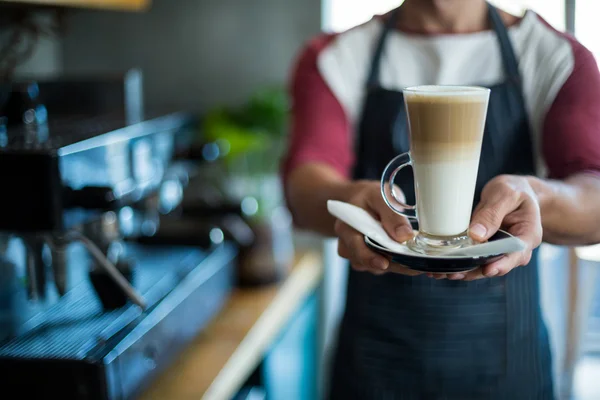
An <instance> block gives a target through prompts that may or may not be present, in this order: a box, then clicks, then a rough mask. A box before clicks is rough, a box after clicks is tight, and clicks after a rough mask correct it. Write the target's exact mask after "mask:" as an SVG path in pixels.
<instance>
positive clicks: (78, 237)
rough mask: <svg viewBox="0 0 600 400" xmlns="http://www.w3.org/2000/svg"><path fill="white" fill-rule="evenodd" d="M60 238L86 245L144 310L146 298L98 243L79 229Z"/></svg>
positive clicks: (101, 264) (117, 282)
mask: <svg viewBox="0 0 600 400" xmlns="http://www.w3.org/2000/svg"><path fill="white" fill-rule="evenodd" d="M60 240H64V241H66V242H72V241H78V242H80V243H81V244H83V245H84V246H85V248H86V249H87V251H88V252H89V253H90V255H91V256H92V257H93V258H94V259H95V260H96V261H97V262H98V264H99V265H100V266H101V267H102V268H103V269H104V270H105V271H106V273H108V275H109V276H110V277H111V278H112V279H113V280H114V281H115V283H116V284H117V285H119V287H120V288H121V289H122V290H123V291H124V292H125V294H126V295H127V297H128V298H129V299H130V300H131V301H132V302H133V303H134V304H136V305H138V306H139V307H140V308H141V309H142V310H145V309H146V307H147V304H146V301H145V300H144V298H143V297H142V296H141V295H140V294H139V293H138V292H137V290H135V288H134V287H133V286H131V285H130V284H129V282H128V281H127V279H126V278H125V277H124V276H123V274H121V272H120V271H119V270H118V269H117V267H115V265H114V264H113V263H111V262H110V261H109V260H108V258H106V256H105V255H104V253H103V252H102V251H101V250H100V249H99V248H98V246H96V244H95V243H94V242H93V241H92V240H90V239H89V238H88V237H86V236H85V235H83V234H82V233H80V232H78V231H69V232H68V233H66V234H65V236H63V237H62V238H61V239H60ZM48 242H49V243H53V240H52V238H49V240H48Z"/></svg>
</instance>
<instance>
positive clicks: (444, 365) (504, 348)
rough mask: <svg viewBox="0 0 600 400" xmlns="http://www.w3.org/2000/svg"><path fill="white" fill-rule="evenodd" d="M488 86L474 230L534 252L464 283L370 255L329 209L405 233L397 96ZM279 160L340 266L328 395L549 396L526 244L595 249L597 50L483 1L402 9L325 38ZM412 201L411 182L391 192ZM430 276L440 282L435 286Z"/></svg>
mask: <svg viewBox="0 0 600 400" xmlns="http://www.w3.org/2000/svg"><path fill="white" fill-rule="evenodd" d="M422 84H456V85H481V86H487V87H490V88H491V89H492V90H491V97H490V104H489V109H488V118H487V122H486V128H485V135H484V144H483V146H482V153H481V163H480V167H479V177H478V182H479V183H478V187H477V189H476V195H475V204H474V205H475V206H476V207H475V209H474V212H473V216H472V224H471V227H470V234H471V235H472V236H473V237H474V238H475V239H477V240H485V239H487V238H489V237H490V236H491V235H492V234H493V233H494V232H495V231H496V230H497V229H499V228H500V227H502V228H503V229H506V230H508V231H509V232H511V233H512V234H514V235H516V236H519V237H520V238H521V239H523V241H524V242H525V243H526V244H527V250H526V251H523V252H522V253H516V254H512V255H509V256H507V257H504V258H502V259H501V260H499V261H496V262H494V263H492V264H489V265H487V266H484V267H483V268H480V269H478V270H476V271H472V272H469V273H467V274H449V275H436V276H426V275H422V274H420V273H418V272H414V271H411V270H408V269H406V268H403V267H402V266H400V265H393V264H390V262H389V261H388V260H387V259H386V258H384V257H382V256H380V255H378V254H376V253H374V252H372V251H370V250H369V249H368V248H367V247H366V246H365V244H364V242H363V237H362V235H361V234H359V233H358V232H356V231H355V230H353V229H352V228H350V227H349V226H347V225H345V224H343V223H342V222H340V221H336V220H334V218H333V217H331V216H330V215H329V214H328V212H327V208H326V202H327V200H328V199H337V200H341V201H346V202H349V203H352V204H355V205H358V206H360V207H363V208H364V209H366V210H368V211H369V212H370V213H371V214H373V215H374V216H376V217H377V218H379V219H380V220H381V222H382V224H383V226H384V228H385V229H386V231H387V232H388V233H389V234H390V235H391V236H392V237H393V238H395V239H396V240H398V241H404V240H407V239H409V238H410V237H411V235H412V230H411V229H410V226H409V224H408V222H407V221H406V220H405V219H403V218H402V217H400V216H398V215H396V214H395V213H393V212H392V211H391V210H390V209H389V208H388V207H387V206H386V205H385V203H384V201H383V199H382V198H381V194H380V191H379V178H380V176H381V173H382V171H383V169H384V167H385V165H386V163H387V162H388V161H389V160H391V159H392V158H393V157H394V156H395V155H397V154H400V153H403V152H406V151H407V150H408V139H407V126H406V114H405V111H404V109H403V103H402V101H403V98H402V93H401V90H402V88H403V87H407V86H415V85H422ZM291 94H292V98H293V124H292V137H291V144H290V149H289V153H288V156H287V158H286V161H285V165H284V172H283V175H284V182H285V190H286V197H287V201H288V204H289V207H290V209H291V211H292V214H293V216H294V219H295V222H296V224H297V225H299V226H300V227H304V228H308V229H311V230H313V231H316V232H320V233H322V234H324V235H329V236H334V235H335V236H337V237H339V249H338V250H339V254H340V255H341V256H342V257H345V258H347V259H349V261H350V263H351V265H352V267H353V268H352V270H351V272H350V276H349V282H348V291H347V302H346V309H345V313H344V318H343V321H342V325H341V329H340V340H339V345H338V350H337V355H336V357H335V362H334V370H333V377H332V383H331V396H330V397H331V398H332V399H346V400H348V399H367V400H368V399H388V398H389V399H452V400H454V399H457V400H458V399H460V400H471V399H486V400H488V399H503V400H504V399H551V398H553V397H554V392H553V387H552V386H553V385H552V378H551V360H550V350H549V344H548V336H547V332H546V328H545V326H544V323H543V321H542V317H541V312H540V305H539V298H538V297H539V284H538V277H537V257H536V255H537V251H536V249H537V247H538V246H539V244H540V243H541V241H542V240H543V241H545V242H548V243H555V244H560V245H586V244H592V243H598V242H600V73H599V72H598V67H597V65H596V62H595V60H594V57H593V56H592V54H591V53H590V52H589V51H588V50H587V49H586V48H584V47H583V46H582V45H581V44H579V43H578V42H577V41H576V40H575V39H573V38H572V37H570V36H567V35H565V34H562V33H559V32H557V31H556V30H554V29H553V28H552V27H550V26H549V25H548V24H547V23H546V22H545V21H544V20H543V19H542V18H541V17H539V16H538V15H537V14H535V13H534V12H532V11H528V12H527V13H526V14H525V15H524V16H523V17H521V18H520V17H516V16H514V15H510V14H508V13H506V12H503V11H501V10H497V9H495V8H494V7H491V6H489V5H488V4H487V3H486V2H485V1H484V0H406V1H404V3H403V4H402V5H401V6H400V7H399V8H398V9H396V10H394V11H393V12H391V13H389V14H387V15H384V16H378V17H375V18H374V19H373V20H371V21H370V22H367V23H365V24H364V25H361V26H358V27H356V28H354V29H351V30H349V31H347V32H344V33H341V34H338V35H321V36H319V37H317V38H315V39H314V40H312V41H311V42H310V43H309V44H308V46H307V47H306V48H305V49H304V50H303V52H302V54H301V55H300V57H299V59H298V62H297V65H296V68H295V70H294V74H293V80H292V87H291ZM401 189H402V190H403V192H404V195H405V196H406V198H407V199H408V200H409V201H408V203H409V204H410V203H412V202H413V201H414V190H413V188H412V183H411V182H407V183H405V184H404V183H403V184H401ZM433 278H435V279H433Z"/></svg>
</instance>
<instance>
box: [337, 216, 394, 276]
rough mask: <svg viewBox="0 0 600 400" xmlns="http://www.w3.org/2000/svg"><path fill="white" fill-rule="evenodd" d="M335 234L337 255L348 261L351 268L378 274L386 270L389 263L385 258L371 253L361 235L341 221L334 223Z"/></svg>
mask: <svg viewBox="0 0 600 400" xmlns="http://www.w3.org/2000/svg"><path fill="white" fill-rule="evenodd" d="M335 232H336V234H337V235H338V237H339V241H338V253H339V255H340V256H341V257H343V258H346V259H348V260H349V261H350V264H351V265H352V267H353V268H355V269H357V270H359V271H365V270H368V271H370V272H379V273H383V272H385V270H387V269H388V267H389V264H390V263H389V261H388V260H387V258H385V257H384V256H382V255H379V254H377V253H375V252H373V251H371V250H370V249H369V248H368V247H367V245H366V244H365V242H364V236H363V235H362V234H361V233H359V232H357V231H356V230H354V229H352V228H351V227H350V226H348V225H346V224H345V223H343V222H341V221H337V222H336V223H335Z"/></svg>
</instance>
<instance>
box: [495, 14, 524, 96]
mask: <svg viewBox="0 0 600 400" xmlns="http://www.w3.org/2000/svg"><path fill="white" fill-rule="evenodd" d="M488 10H489V17H490V21H491V23H492V28H493V29H494V32H496V37H497V38H498V43H499V44H500V53H501V55H502V64H503V65H504V72H505V73H506V77H507V80H509V81H510V82H512V83H514V84H516V85H518V87H519V88H520V87H521V74H520V73H519V63H518V62H517V57H516V56H515V51H514V49H513V46H512V43H511V41H510V38H509V37H508V30H507V29H506V26H504V22H502V18H501V17H500V14H499V13H498V10H497V9H496V7H494V6H493V5H491V4H489V3H488Z"/></svg>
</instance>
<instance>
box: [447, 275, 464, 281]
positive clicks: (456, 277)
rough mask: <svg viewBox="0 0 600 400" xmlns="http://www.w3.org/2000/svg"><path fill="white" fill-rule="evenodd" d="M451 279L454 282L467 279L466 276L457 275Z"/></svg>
mask: <svg viewBox="0 0 600 400" xmlns="http://www.w3.org/2000/svg"><path fill="white" fill-rule="evenodd" d="M450 279H451V280H453V281H459V280H461V279H465V274H455V275H453V276H452V277H451V278H450Z"/></svg>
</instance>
